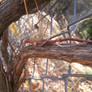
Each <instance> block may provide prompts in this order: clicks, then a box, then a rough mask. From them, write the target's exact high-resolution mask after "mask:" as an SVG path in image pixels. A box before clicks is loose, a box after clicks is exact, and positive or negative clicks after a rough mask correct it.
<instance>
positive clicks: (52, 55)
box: [17, 45, 92, 67]
mask: <svg viewBox="0 0 92 92" xmlns="http://www.w3.org/2000/svg"><path fill="white" fill-rule="evenodd" d="M29 57H38V58H49V59H57V60H65V61H67V62H76V63H80V64H83V65H88V66H92V45H74V46H73V45H70V46H69V45H67V46H63V45H61V47H58V46H56V45H48V46H45V47H34V46H29V47H25V48H24V49H23V50H22V51H21V53H20V60H21V59H28V58H29ZM22 63H23V62H22ZM18 65H21V64H20V62H19V63H18ZM17 67H19V66H17Z"/></svg>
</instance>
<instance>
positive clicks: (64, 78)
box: [22, 0, 92, 92]
mask: <svg viewBox="0 0 92 92" xmlns="http://www.w3.org/2000/svg"><path fill="white" fill-rule="evenodd" d="M57 1H58V0H56V2H57ZM56 2H55V3H56ZM76 2H77V0H73V5H74V6H73V7H74V8H73V20H72V21H73V22H74V23H75V22H76V21H77V11H76V9H77V8H76V7H77V6H76ZM55 10H56V6H55V5H54V7H53V10H52V12H51V13H50V17H51V19H50V20H51V22H50V25H49V26H50V32H49V34H50V38H49V39H48V40H51V39H53V38H55V37H58V36H61V35H65V34H67V33H68V36H69V38H72V31H76V29H77V26H78V24H74V25H73V26H72V27H70V25H67V30H66V31H64V32H61V33H60V34H57V35H55V36H52V33H53V15H54V13H55ZM45 17H46V16H45ZM43 18H44V17H43ZM43 18H42V19H43ZM39 23H40V20H39V21H38V22H37V24H39ZM32 24H33V19H32ZM69 44H72V41H70V42H69ZM48 65H49V60H48V59H47V61H46V67H45V74H44V75H43V76H40V78H35V76H34V73H35V68H36V64H35V60H34V65H33V73H32V77H31V78H27V79H26V80H28V81H30V91H29V92H33V91H32V80H36V81H38V80H41V81H42V92H45V82H44V81H45V79H50V80H52V81H55V80H57V81H58V80H59V81H64V88H65V92H68V78H69V77H77V78H78V77H89V78H92V75H88V74H73V73H72V71H71V68H72V67H71V63H70V64H69V66H68V71H67V74H63V75H62V76H61V77H55V76H49V75H48ZM61 88H62V87H61ZM22 92H25V91H24V86H23V85H22ZM48 92H50V91H48Z"/></svg>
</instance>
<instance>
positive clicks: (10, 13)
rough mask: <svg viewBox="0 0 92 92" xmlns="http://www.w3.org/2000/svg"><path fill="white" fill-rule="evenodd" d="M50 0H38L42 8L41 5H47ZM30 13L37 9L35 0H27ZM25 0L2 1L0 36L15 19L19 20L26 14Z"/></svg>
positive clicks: (0, 7)
mask: <svg viewBox="0 0 92 92" xmlns="http://www.w3.org/2000/svg"><path fill="white" fill-rule="evenodd" d="M49 1H50V0H37V4H38V7H39V9H42V7H41V5H45V4H47V3H48V2H49ZM26 3H27V8H28V12H29V13H34V12H36V11H37V9H36V5H35V3H34V0H26ZM25 13H26V12H25V8H24V0H3V1H2V2H1V3H0V37H1V35H2V34H3V31H4V30H5V29H7V27H8V26H9V25H10V24H11V23H12V22H14V21H16V20H18V19H19V18H20V17H21V16H22V15H24V14H25Z"/></svg>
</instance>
